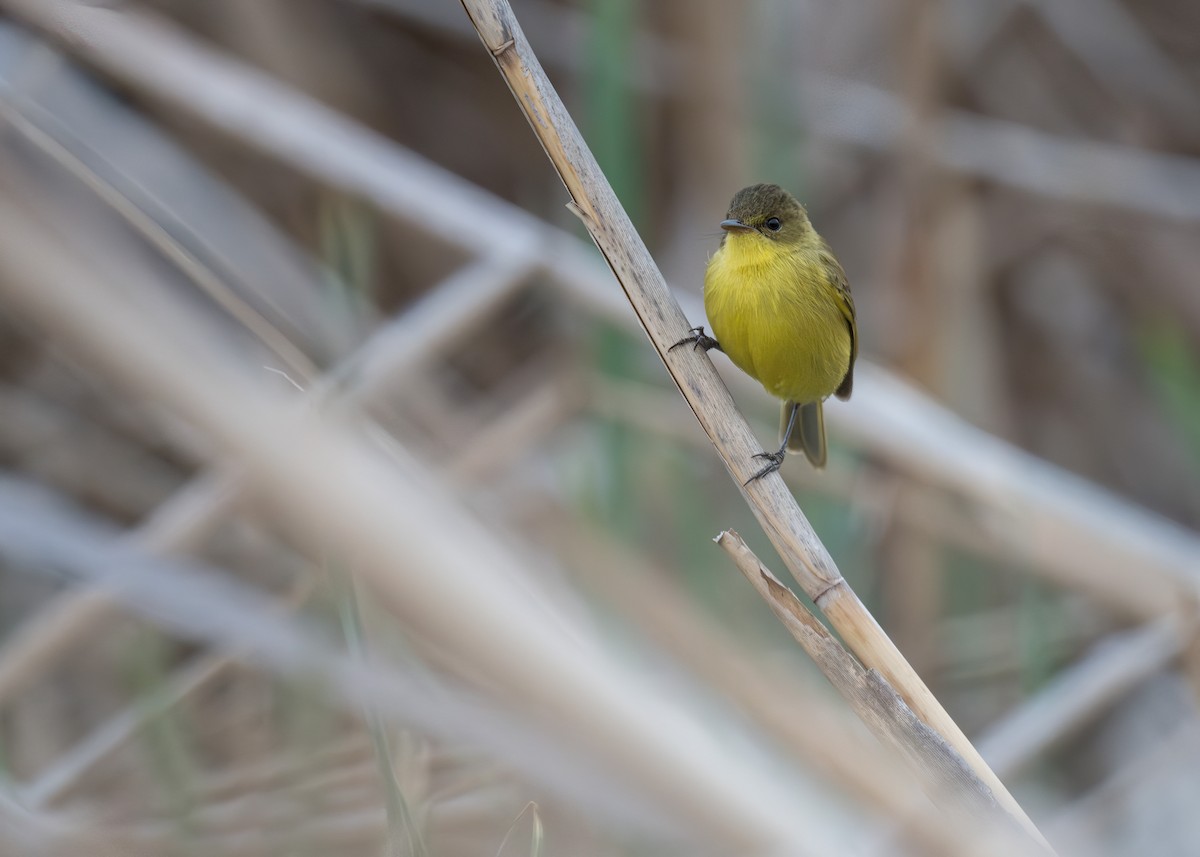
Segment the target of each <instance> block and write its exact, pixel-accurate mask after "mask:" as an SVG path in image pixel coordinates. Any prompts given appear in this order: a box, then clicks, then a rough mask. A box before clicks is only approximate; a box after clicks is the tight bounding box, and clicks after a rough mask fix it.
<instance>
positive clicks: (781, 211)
mask: <svg viewBox="0 0 1200 857" xmlns="http://www.w3.org/2000/svg"><path fill="white" fill-rule="evenodd" d="M721 228H722V229H723V230H725V233H726V234H725V235H724V236H723V237H722V239H721V246H720V248H719V249H718V250H717V252H716V253H714V254H713V257H712V258H711V259H710V260H709V262H708V270H707V271H705V274H704V311H705V313H706V314H707V315H708V320H709V323H710V324H711V325H712V329H713V334H714V336H708V335H706V334H705V332H704V328H703V327H697V328H694V329H693V330H692V331H691V335H690V336H688V337H686V338H685V339H681V340H680V341H679V342H676V343H675V344H674V345H672V346H671V348H672V350H673V349H675V348H677V347H679V346H681V345H686V344H688V343H691V344H692V345H693V347H694V348H698V349H701V350H704V351H708V350H709V349H711V348H716V349H718V350H720V351H724V352H725V353H726V354H727V355H728V356H729V359H730V360H732V361H733V363H734V365H735V366H737V367H738V368H739V369H741V370H742V371H743V372H745V373H746V374H747V375H749V376H750V377H751V378H754V379H755V380H756V381H758V382H759V383H761V384H762V385H763V387H764V388H765V389H766V391H767V392H768V393H770V394H771V395H772V396H775V397H777V398H779V399H783V412H782V416H781V419H780V444H781V445H780V447H779V451H778V452H764V453H759V454H758V455H756V456H755V458H762V459H765V460H766V461H767V465H766V466H765V467H764V468H762V470H760V471H758V472H757V473H755V474H754V476H752V477H750V479H749V480H748V482H752V481H754V480H755V479H759V478H761V477H763V476H766V475H767V474H768V473H771V472H773V471H775V470H778V469H779V467H780V465H781V464H782V463H783V459H784V456H785V454H786V453H788V452H799V451H801V450H803V452H804V454H805V455H806V456H807V457H808V460H809V461H810V462H811V463H812V465H813V466H814V467H817V468H821V467H824V466H825V456H826V453H825V418H824V414H823V412H822V402H823V401H824V400H825V399H826V398H827V397H828V396H830V395H834V394H836V395H837V397H838V398H840V399H848V398H850V391H851V388H852V387H853V386H854V360H855V358H856V357H857V356H858V327H857V324H856V323H855V318H854V299H853V298H852V297H851V296H850V286H849V284H848V283H847V282H846V274H845V272H844V271H843V270H842V266H841V265H840V264H839V263H838V260H837V258H836V257H835V256H834V255H833V251H832V250H831V249H829V245H828V244H826V243H825V239H823V238H822V237H821V236H820V235H818V234H817V231H816V230H815V229H813V227H812V224H811V223H810V222H809V220H808V212H806V211H805V210H804V206H802V205H801V204H800V203H799V202H797V201H796V198H795V197H793V196H792V195H791V194H790V193H788V192H787V191H786V190H784V189H783V188H781V187H779V185H773V184H757V185H752V186H751V187H748V188H744V189H743V190H740V191H738V192H737V194H735V195H734V197H733V201H732V202H731V203H730V204H729V212H728V213H727V214H726V215H725V220H723V221H721Z"/></svg>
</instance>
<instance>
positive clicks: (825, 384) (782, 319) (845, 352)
mask: <svg viewBox="0 0 1200 857" xmlns="http://www.w3.org/2000/svg"><path fill="white" fill-rule="evenodd" d="M823 272H824V268H823V267H822V266H821V264H820V262H819V259H818V257H817V256H816V252H815V250H813V251H812V252H811V253H810V251H809V248H803V247H801V248H797V249H794V250H791V251H787V252H785V251H783V250H782V249H781V248H779V247H778V246H777V245H774V244H770V243H769V239H765V238H762V237H760V236H758V235H746V236H740V235H739V236H730V237H729V239H727V240H726V241H725V244H724V246H723V247H722V248H721V250H719V251H718V252H717V253H716V254H715V255H714V256H713V257H712V259H711V260H710V261H709V263H708V270H707V272H706V273H705V276H704V310H705V312H706V313H707V315H708V320H709V324H710V325H711V326H712V331H713V336H714V337H716V339H717V341H718V342H720V343H721V348H722V350H724V352H725V353H726V354H727V355H728V356H729V359H730V360H732V361H733V363H734V365H736V366H737V367H738V368H739V369H741V370H742V371H743V372H745V373H746V374H747V375H749V376H750V377H752V378H754V379H756V380H757V381H758V382H759V383H761V384H762V385H763V387H764V388H766V390H767V392H768V393H770V394H771V395H773V396H776V397H778V398H780V399H790V400H792V401H796V402H815V401H819V400H821V399H824V398H825V397H826V396H829V395H831V394H832V393H833V392H834V391H835V390H836V389H837V388H838V385H839V384H840V383H841V382H842V379H843V378H844V377H845V376H846V371H847V370H848V369H849V367H850V347H851V342H850V330H849V327H848V326H847V322H846V318H845V316H843V315H842V311H841V309H840V307H839V304H838V298H837V292H836V289H835V287H834V286H833V285H832V284H830V283H829V282H828V281H827V279H826V278H825V276H824V273H823Z"/></svg>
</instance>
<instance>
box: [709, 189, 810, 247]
mask: <svg viewBox="0 0 1200 857" xmlns="http://www.w3.org/2000/svg"><path fill="white" fill-rule="evenodd" d="M721 228H722V229H724V230H725V232H726V233H727V235H726V237H727V238H728V237H740V236H746V237H750V238H756V237H759V236H761V237H762V238H766V239H768V240H770V241H777V242H780V243H782V244H796V243H799V242H800V241H803V240H804V239H805V238H806V237H807V236H808V234H809V233H810V232H811V231H812V225H811V224H810V223H809V222H808V212H806V211H805V210H804V206H803V205H801V204H800V203H799V202H798V201H797V200H796V197H794V196H792V195H791V194H790V193H788V192H787V191H786V190H784V189H783V188H781V187H780V186H779V185H777V184H756V185H751V186H750V187H746V188H742V189H741V190H739V191H738V192H737V193H736V194H734V196H733V201H732V202H730V203H729V211H728V212H727V213H726V214H725V219H724V220H722V221H721Z"/></svg>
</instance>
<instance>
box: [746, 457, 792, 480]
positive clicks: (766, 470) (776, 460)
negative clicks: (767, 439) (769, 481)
mask: <svg viewBox="0 0 1200 857" xmlns="http://www.w3.org/2000/svg"><path fill="white" fill-rule="evenodd" d="M751 457H752V458H761V459H763V460H765V461H766V462H767V464H766V466H765V467H763V468H762V469H761V470H759V471H758V472H757V473H755V474H754V475H753V476H751V477H750V478H749V479H747V480H746V481H745V482H743V483H742V487H743V488H745V487H746V486H747V485H749V484H750V483H751V482H755V481H757V480H759V479H762V478H763V477H764V476H767V475H768V474H771V473H774V472H775V471H776V470H778V469H779V468H780V467H782V466H783V460H784V459H785V458H786V457H787V453H786V452H785V451H784V450H782V449H781V450H779V452H758V453H755V454H754V455H753V456H751Z"/></svg>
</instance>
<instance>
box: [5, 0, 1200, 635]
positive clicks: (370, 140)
mask: <svg viewBox="0 0 1200 857" xmlns="http://www.w3.org/2000/svg"><path fill="white" fill-rule="evenodd" d="M0 8H3V9H5V10H7V11H8V12H10V13H11V14H12V15H14V16H15V17H17V18H19V19H20V20H22V21H24V22H25V23H27V24H28V25H30V26H31V27H34V28H36V29H38V30H40V31H41V32H43V33H44V34H45V35H46V36H47V37H49V38H51V39H53V40H54V41H56V42H57V43H58V44H59V45H61V46H62V47H63V48H64V49H65V50H67V51H68V52H70V53H71V54H72V55H73V56H76V57H78V58H79V59H81V60H83V61H84V62H86V63H89V64H90V65H92V66H93V67H95V68H97V69H98V70H100V71H101V72H103V73H104V74H106V75H108V76H110V77H112V78H114V79H116V80H118V81H120V82H121V83H122V84H123V85H126V86H129V87H131V88H132V89H134V90H135V91H137V92H139V93H141V94H142V95H144V96H147V97H149V98H151V99H154V100H157V101H160V102H163V103H166V104H169V105H171V106H172V107H173V108H175V109H178V110H180V111H182V112H184V113H185V114H187V115H188V116H189V117H191V118H193V119H195V120H198V121H200V122H203V123H205V124H206V125H208V126H209V127H211V128H214V129H216V130H218V131H220V132H222V133H224V134H227V135H229V136H230V137H232V138H235V139H237V140H239V141H241V142H242V143H244V144H245V145H247V146H249V147H251V148H252V149H254V150H256V151H258V152H262V153H264V154H266V155H267V156H269V157H271V158H274V159H276V160H278V161H280V162H281V163H286V164H288V165H289V166H291V167H292V168H293V169H296V170H297V171H299V172H301V173H302V174H305V175H308V176H311V177H312V178H313V179H315V180H316V181H319V182H321V183H323V184H326V185H328V186H330V187H335V188H338V189H340V190H341V191H343V192H346V193H349V194H353V195H356V196H359V197H361V198H363V199H367V200H370V201H371V202H372V203H373V204H374V205H376V206H378V207H379V209H380V210H381V211H384V212H387V213H389V214H390V215H392V216H394V217H397V218H399V219H401V220H402V221H404V222H405V223H406V224H408V225H409V226H410V227H413V228H417V229H420V230H421V231H422V233H423V234H428V235H435V236H437V237H438V238H439V239H440V240H443V241H446V242H448V243H449V244H450V245H452V246H457V247H461V248H463V249H465V250H468V251H470V252H472V253H475V254H478V255H483V256H488V257H491V256H493V255H496V254H498V255H499V256H501V257H503V256H505V255H507V254H512V253H514V252H515V253H516V254H517V255H518V257H519V256H520V255H521V254H523V253H526V252H528V253H530V254H532V258H533V260H534V264H535V265H537V266H539V267H541V268H543V269H544V270H545V271H546V272H547V273H549V274H550V275H551V277H552V280H553V282H555V283H556V284H558V285H560V286H562V287H564V289H565V291H566V292H567V293H568V294H570V295H571V296H573V297H575V298H577V299H578V300H579V301H580V302H581V303H582V304H583V305H584V306H586V307H587V308H588V309H590V310H592V311H594V312H597V313H600V314H601V315H603V316H604V317H605V318H608V319H610V320H612V321H613V322H614V323H616V324H619V325H622V326H625V327H628V328H631V329H633V320H632V319H631V318H630V314H629V305H628V303H627V302H626V301H624V300H623V299H622V298H621V296H620V295H618V294H617V293H616V292H615V290H613V289H612V288H611V282H610V281H609V280H608V278H607V276H606V275H604V274H603V272H602V271H600V270H599V269H598V268H597V266H596V265H595V263H594V261H593V259H592V256H591V254H590V253H589V252H586V251H585V250H584V249H583V247H582V245H581V243H580V242H579V241H577V240H576V239H575V238H573V237H572V236H570V235H568V234H567V233H565V232H563V231H562V230H559V229H555V228H553V227H549V226H547V225H546V224H545V223H542V222H541V221H538V220H537V219H535V218H533V217H531V216H530V215H529V214H528V213H527V212H525V211H523V210H522V209H519V208H517V207H516V206H513V205H511V204H510V203H507V202H505V201H503V200H501V199H499V198H497V197H495V196H492V195H490V194H488V193H486V192H484V191H482V190H480V189H479V188H476V187H474V186H471V185H469V184H468V183H467V182H465V181H464V180H462V179H461V178H459V177H457V176H454V175H452V174H450V173H448V172H446V171H445V170H443V169H441V168H440V167H438V166H436V165H435V164H433V163H432V162H430V161H427V160H425V159H423V158H420V157H419V156H417V155H415V154H413V153H411V152H408V151H406V150H403V149H401V148H400V147H398V146H396V145H395V144H393V143H391V142H390V141H387V140H384V139H383V138H382V137H380V136H379V135H377V134H375V133H373V132H371V131H370V130H368V129H366V128H364V127H363V126H361V125H359V124H356V123H354V122H353V121H351V120H349V119H347V118H346V117H344V116H342V115H340V114H337V113H335V112H334V111H331V110H329V109H327V108H325V107H324V106H322V105H320V104H318V103H316V102H315V101H314V100H313V99H311V98H308V97H306V96H304V95H302V94H299V93H297V92H296V91H294V90H293V89H290V88H288V87H287V86H284V85H282V84H280V83H279V82H278V81H275V80H272V79H270V78H268V77H266V76H265V75H263V74H262V73H261V72H259V71H258V70H256V69H254V68H252V67H250V66H249V65H246V64H244V63H239V62H236V61H234V60H232V59H230V58H228V57H224V56H222V55H220V54H218V53H216V52H214V51H212V50H209V49H206V48H204V47H202V46H201V45H200V44H199V43H198V42H196V41H195V40H192V39H189V38H187V37H186V36H185V35H184V34H183V32H182V31H181V30H179V29H177V28H174V27H170V26H166V25H164V24H163V23H161V22H158V21H155V20H154V19H152V18H150V17H148V16H146V15H143V14H139V13H136V12H133V11H131V10H129V9H122V10H121V11H119V12H117V11H114V10H112V9H106V8H96V7H92V6H87V5H83V4H80V3H77V2H73V0H0ZM813 88H814V89H815V90H816V91H817V94H818V95H819V96H820V98H819V99H818V100H820V101H822V102H823V103H827V104H825V106H821V105H818V106H817V113H816V114H814V115H816V116H818V117H827V118H830V119H832V118H836V117H838V116H841V115H843V113H845V112H847V111H848V112H850V113H852V114H854V115H855V116H856V117H860V118H861V117H867V116H871V117H877V116H880V115H892V114H894V112H895V111H894V109H893V108H894V106H895V103H894V102H895V99H894V98H892V97H891V96H887V95H886V94H884V93H882V92H880V91H879V90H876V89H874V88H872V87H869V86H864V85H861V84H856V83H854V84H852V83H848V82H846V81H840V82H837V83H836V84H835V82H833V81H828V80H826V81H824V82H820V81H818V82H815V83H814V84H813ZM832 94H836V96H837V100H836V101H835V100H834V99H833V98H832ZM952 119H953V122H952V123H951V124H952V125H954V123H958V124H960V125H963V127H962V128H958V127H957V125H955V130H954V132H953V133H952V134H951V135H950V136H951V137H953V141H952V146H951V148H952V149H953V151H954V152H955V153H958V154H955V155H954V158H953V160H954V161H955V163H956V164H958V165H959V168H970V164H972V163H974V160H975V159H976V158H977V157H980V156H979V154H978V153H979V152H982V151H994V152H997V153H1001V154H1005V157H1008V156H1009V155H1013V153H1016V152H1020V153H1023V154H1021V155H1019V156H1016V160H1017V163H1010V162H1007V161H1005V160H1004V159H1003V158H1001V159H999V160H997V159H995V158H991V156H989V157H988V160H989V163H988V164H987V165H986V169H985V170H984V172H985V173H986V174H987V175H990V176H992V177H995V178H999V179H1000V180H1004V175H1003V174H1004V173H1006V172H1011V171H1014V170H1018V168H1020V169H1026V168H1028V169H1029V170H1030V171H1031V172H1030V175H1033V176H1034V177H1035V178H1037V179H1038V180H1039V181H1040V180H1042V179H1044V178H1045V174H1046V169H1045V164H1047V163H1051V162H1055V163H1057V162H1062V163H1064V164H1075V163H1076V162H1077V161H1078V158H1077V157H1076V149H1075V148H1074V147H1073V146H1072V144H1070V143H1067V142H1065V141H1062V140H1059V139H1057V138H1055V139H1053V140H1051V139H1050V138H1049V137H1048V135H1039V134H1038V133H1037V132H1035V131H1032V130H1031V129H1023V128H1014V127H1013V126H1011V124H1009V123H996V122H995V121H994V120H983V119H979V120H978V122H975V120H974V119H972V120H971V121H970V122H968V121H967V117H964V118H963V119H962V122H959V121H958V118H956V117H952ZM890 121H891V124H893V125H897V123H898V122H899V120H897V119H895V118H894V117H893V119H892V120H890ZM972 122H975V124H979V123H983V124H982V125H980V127H979V128H975V124H972ZM989 123H990V124H994V125H996V126H997V128H998V129H999V131H998V132H997V133H996V134H994V135H992V137H991V138H988V137H987V134H988V133H990V132H988V131H987V130H986V129H985V128H984V125H987V126H988V127H990V125H989ZM820 124H822V126H823V127H825V128H830V129H832V128H835V127H836V128H843V130H847V132H848V133H850V134H851V135H852V136H853V135H854V134H858V133H862V134H866V135H867V138H864V139H863V140H860V141H859V142H864V143H866V144H868V145H871V146H874V147H876V148H878V147H880V146H884V147H887V146H890V145H891V142H890V137H887V135H886V134H885V135H884V138H881V139H876V136H875V135H876V132H875V131H874V130H873V129H874V127H875V126H874V125H873V124H872V123H863V122H857V123H856V122H835V121H829V122H823V123H820ZM886 124H887V123H885V125H886ZM868 126H870V127H868ZM968 126H969V127H968ZM1001 126H1002V127H1001ZM897 127H898V125H897ZM864 128H865V129H866V130H862V129H864ZM856 129H857V130H856ZM1040 137H1046V140H1044V141H1042V142H1038V139H1034V138H1040ZM885 138H886V139H885ZM1010 138H1011V140H1012V141H1015V143H1019V145H1016V144H1015V143H1010ZM1043 143H1044V145H1043ZM948 145H949V144H948ZM1089 145H1090V144H1089ZM1101 148H1104V147H1101ZM1109 148H1111V147H1109ZM1001 150H1003V152H1001ZM1138 154H1139V156H1143V155H1146V153H1142V152H1139V153H1138ZM1147 157H1149V156H1148V155H1147ZM1023 159H1024V160H1023ZM964 165H965V166H964ZM998 165H999V166H998ZM1111 166H1112V169H1109V168H1108V167H1105V168H1104V169H1098V170H1092V171H1089V175H1090V176H1092V177H1095V176H1097V175H1108V174H1112V173H1119V174H1121V175H1125V176H1126V177H1127V178H1128V179H1129V180H1133V178H1135V177H1136V175H1142V174H1145V171H1144V170H1141V169H1140V167H1139V165H1138V162H1137V160H1136V159H1125V160H1122V161H1121V162H1120V164H1115V165H1111ZM1069 172H1070V170H1059V171H1056V174H1057V173H1069ZM1017 184H1018V186H1021V187H1028V186H1029V185H1030V180H1029V179H1028V178H1021V179H1020V181H1017ZM1157 184H1158V182H1157V181H1156V182H1154V183H1152V185H1157ZM1031 189H1034V190H1038V188H1031ZM1142 190H1143V191H1144V192H1145V193H1144V194H1143V195H1145V194H1148V193H1157V190H1156V188H1155V187H1151V186H1147V187H1145V188H1143V189H1142ZM464 216H468V217H469V218H470V219H471V221H472V222H473V223H475V224H476V225H477V227H478V228H476V229H470V230H464V229H461V228H460V224H461V222H462V218H463V217H464ZM679 299H680V301H681V302H682V303H683V304H684V307H685V309H686V310H687V314H688V315H689V316H690V317H692V318H699V317H700V314H701V308H700V305H699V302H698V301H696V300H695V299H694V298H693V297H692V296H690V295H686V294H681V295H680V297H679ZM855 374H856V378H855V386H856V395H855V397H854V399H853V400H852V401H851V402H849V403H848V404H846V405H843V406H839V407H837V408H831V409H830V410H829V412H828V419H829V421H830V423H831V425H832V426H834V427H835V428H836V429H837V430H838V432H839V434H840V435H841V436H843V437H848V438H849V439H850V440H851V441H852V442H854V443H856V444H860V445H861V446H862V447H863V448H865V449H867V450H869V451H871V452H872V453H873V454H879V455H882V456H883V457H885V458H886V459H887V460H888V461H889V462H890V463H892V464H894V465H895V466H896V467H897V468H899V469H900V470H902V471H903V472H905V473H909V474H913V475H915V476H917V477H918V478H921V479H925V480H928V481H929V482H931V483H934V484H937V485H942V486H945V487H948V488H949V489H951V490H953V491H954V492H955V494H956V495H961V496H962V497H964V498H967V499H969V500H970V501H971V502H972V503H973V504H977V505H978V507H979V514H980V517H981V519H983V520H984V521H985V523H988V524H991V525H992V526H993V527H994V533H995V538H994V543H995V544H996V545H997V547H998V548H1000V549H1002V550H1004V551H1005V552H1006V554H1007V555H1008V556H1010V557H1012V558H1015V559H1016V560H1017V561H1019V562H1021V563H1022V564H1026V565H1027V566H1028V567H1029V568H1031V569H1032V570H1033V571H1035V572H1037V573H1039V574H1042V575H1044V576H1045V577H1047V578H1049V579H1050V580H1052V581H1054V582H1056V583H1057V584H1059V585H1063V586H1069V587H1072V588H1077V589H1079V590H1081V591H1085V592H1088V593H1090V594H1091V595H1092V596H1093V597H1095V598H1097V599H1100V600H1101V601H1103V602H1104V604H1105V605H1107V606H1108V607H1110V608H1112V609H1114V610H1117V611H1121V612H1123V613H1128V614H1131V615H1133V616H1135V617H1137V618H1139V619H1142V620H1146V619H1156V618H1159V617H1161V616H1163V615H1165V614H1166V613H1168V612H1169V611H1170V610H1172V609H1173V607H1174V605H1175V604H1176V603H1177V602H1178V597H1179V591H1180V589H1181V588H1183V589H1192V590H1194V589H1195V588H1196V587H1197V580H1198V579H1200V576H1198V575H1197V573H1196V568H1195V559H1194V558H1195V557H1196V556H1197V555H1198V554H1200V539H1197V538H1196V536H1195V535H1194V534H1192V533H1190V532H1188V531H1186V530H1184V529H1183V528H1182V527H1180V526H1178V525H1176V524H1173V523H1172V522H1170V521H1167V520H1166V519H1164V518H1162V517H1161V516H1158V515H1154V514H1151V513H1148V512H1147V511H1146V510H1144V509H1142V508H1139V507H1137V506H1134V505H1133V504H1131V503H1128V502H1126V501H1123V500H1121V499H1120V498H1117V497H1116V496H1114V495H1112V494H1109V493H1107V492H1105V491H1102V490H1100V489H1098V488H1096V486H1093V485H1087V484H1086V483H1083V482H1082V481H1081V480H1080V479H1078V478H1077V477H1075V476H1073V475H1070V474H1067V473H1065V472H1064V471H1062V470H1060V469H1059V468H1056V467H1053V466H1050V465H1048V464H1046V463H1045V462H1042V461H1039V460H1037V459H1035V458H1033V457H1032V456H1029V455H1027V454H1024V453H1022V452H1020V451H1019V450H1016V449H1014V448H1013V447H1011V446H1010V445H1008V444H1005V443H1003V442H1001V441H999V440H997V439H996V438H994V437H991V436H989V435H987V434H986V433H984V432H981V431H979V430H978V429H975V428H974V427H972V426H969V425H967V424H966V423H965V422H964V421H963V420H961V419H959V418H958V417H957V416H955V415H954V414H952V413H950V412H949V411H947V410H946V409H945V408H943V407H941V406H939V405H937V404H936V403H934V402H933V401H931V400H930V399H929V398H928V397H926V396H924V395H922V394H921V393H920V392H919V391H917V390H915V389H914V388H913V387H912V386H911V385H908V384H906V383H904V382H902V381H900V380H899V379H898V378H896V377H894V376H893V375H891V374H890V373H888V372H887V371H886V370H883V369H881V368H880V367H877V366H874V365H872V364H870V363H869V362H868V361H859V365H858V367H857V370H856V373H855ZM731 383H733V384H734V385H735V386H738V387H739V388H742V389H746V390H749V389H751V384H752V382H750V381H749V379H746V378H745V377H744V376H742V375H741V374H740V373H734V375H733V376H732V379H731ZM899 428H902V431H900V430H897V429H899ZM1131 567H1136V568H1138V569H1139V571H1140V575H1139V580H1138V583H1137V585H1136V586H1132V585H1131V584H1130V579H1129V574H1128V570H1129V568H1131Z"/></svg>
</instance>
